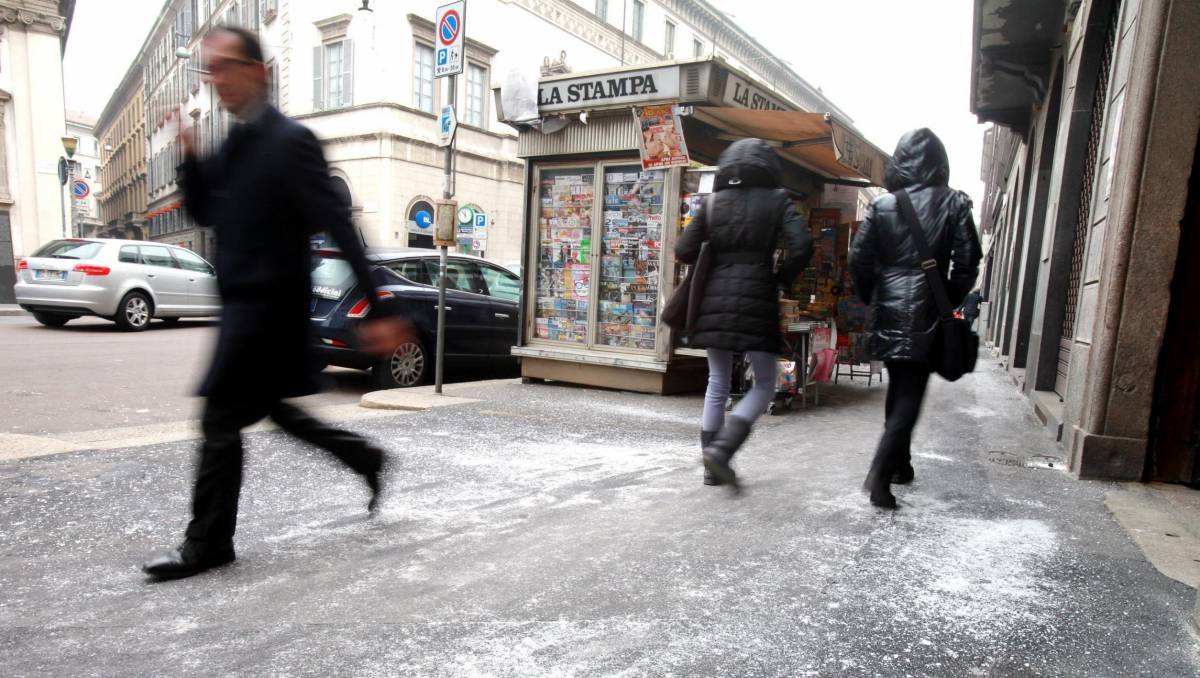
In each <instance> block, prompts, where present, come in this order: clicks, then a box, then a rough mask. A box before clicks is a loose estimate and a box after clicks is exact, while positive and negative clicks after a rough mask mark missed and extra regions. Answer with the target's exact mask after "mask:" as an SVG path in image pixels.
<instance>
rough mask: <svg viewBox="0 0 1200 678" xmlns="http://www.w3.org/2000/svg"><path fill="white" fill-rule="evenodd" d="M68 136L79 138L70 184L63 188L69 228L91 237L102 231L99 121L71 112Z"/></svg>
mask: <svg viewBox="0 0 1200 678" xmlns="http://www.w3.org/2000/svg"><path fill="white" fill-rule="evenodd" d="M66 118H67V136H68V137H71V138H72V139H74V140H75V153H74V154H72V155H71V158H70V160H69V161H68V163H69V165H68V166H69V168H70V169H69V171H68V176H69V179H68V181H67V185H66V186H64V187H63V200H64V201H65V203H64V207H63V208H64V210H65V211H66V214H67V221H68V224H67V230H68V232H70V233H71V234H72V235H73V236H82V237H91V236H96V235H98V234H99V231H100V225H101V221H100V203H99V200H98V198H97V196H98V194H99V192H100V191H101V190H102V189H103V182H101V181H100V142H99V140H98V139H97V138H96V121H95V120H94V119H93V118H91V117H90V116H88V115H87V114H85V113H80V112H68V113H67V114H66Z"/></svg>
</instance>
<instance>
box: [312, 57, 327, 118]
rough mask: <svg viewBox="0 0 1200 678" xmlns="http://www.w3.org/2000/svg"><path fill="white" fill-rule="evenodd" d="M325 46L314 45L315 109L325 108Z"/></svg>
mask: <svg viewBox="0 0 1200 678" xmlns="http://www.w3.org/2000/svg"><path fill="white" fill-rule="evenodd" d="M324 71H325V46H324V45H317V46H316V47H313V110H314V111H321V110H324V109H325V79H324V77H323V76H324Z"/></svg>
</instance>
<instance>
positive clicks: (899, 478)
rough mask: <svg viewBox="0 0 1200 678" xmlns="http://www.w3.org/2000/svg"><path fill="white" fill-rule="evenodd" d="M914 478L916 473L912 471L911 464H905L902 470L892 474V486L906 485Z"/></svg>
mask: <svg viewBox="0 0 1200 678" xmlns="http://www.w3.org/2000/svg"><path fill="white" fill-rule="evenodd" d="M916 477H917V473H916V471H914V470H913V467H912V464H907V465H905V466H904V468H900V469H896V470H895V471H893V472H892V484H893V485H907V484H909V483H911V482H912V481H913V478H916Z"/></svg>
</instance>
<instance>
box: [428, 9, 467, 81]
mask: <svg viewBox="0 0 1200 678" xmlns="http://www.w3.org/2000/svg"><path fill="white" fill-rule="evenodd" d="M466 22H467V2H466V0H459V1H458V2H452V3H450V4H448V5H442V6H441V7H438V11H437V21H435V22H434V26H436V29H435V30H436V31H437V43H438V44H437V58H436V59H435V60H434V66H433V75H434V77H436V78H441V77H445V76H447V75H458V74H459V73H462V72H463V38H464V36H465V35H466V32H467V31H466Z"/></svg>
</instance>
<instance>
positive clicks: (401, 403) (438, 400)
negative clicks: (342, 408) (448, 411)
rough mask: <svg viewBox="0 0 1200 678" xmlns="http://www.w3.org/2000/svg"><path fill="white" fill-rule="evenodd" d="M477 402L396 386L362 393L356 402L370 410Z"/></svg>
mask: <svg viewBox="0 0 1200 678" xmlns="http://www.w3.org/2000/svg"><path fill="white" fill-rule="evenodd" d="M477 402H479V400H478V399H477V398H462V397H459V396H449V395H438V394H436V393H433V392H431V391H430V390H428V389H407V388H396V389H388V390H386V391H372V392H370V393H367V394H364V395H363V397H362V399H361V400H360V401H359V403H358V404H359V405H360V406H361V407H366V408H368V409H372V410H402V411H405V412H421V411H424V410H429V409H433V408H435V407H450V406H452V405H466V404H469V403H477Z"/></svg>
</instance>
